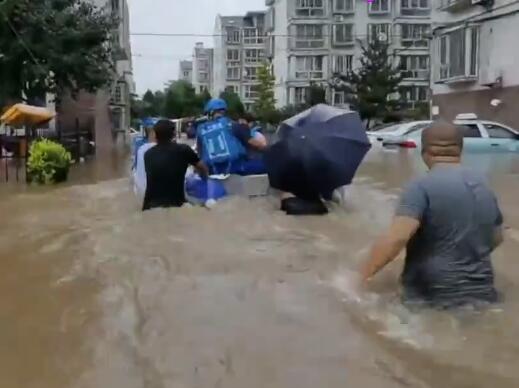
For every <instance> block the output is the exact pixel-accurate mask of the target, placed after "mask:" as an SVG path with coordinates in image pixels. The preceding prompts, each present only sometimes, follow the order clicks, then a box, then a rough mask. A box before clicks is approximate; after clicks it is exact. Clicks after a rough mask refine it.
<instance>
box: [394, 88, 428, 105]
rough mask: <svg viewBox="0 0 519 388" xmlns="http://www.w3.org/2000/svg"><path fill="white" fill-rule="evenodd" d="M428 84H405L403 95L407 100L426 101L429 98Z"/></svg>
mask: <svg viewBox="0 0 519 388" xmlns="http://www.w3.org/2000/svg"><path fill="white" fill-rule="evenodd" d="M428 94H429V90H428V86H404V87H402V89H401V97H402V99H403V100H404V101H405V102H408V103H415V102H426V101H428V100H429V98H428V97H429V96H428Z"/></svg>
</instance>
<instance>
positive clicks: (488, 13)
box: [431, 0, 519, 128]
mask: <svg viewBox="0 0 519 388" xmlns="http://www.w3.org/2000/svg"><path fill="white" fill-rule="evenodd" d="M433 21H434V28H433V30H434V31H433V32H434V40H433V47H432V54H431V58H432V59H433V60H432V82H431V89H432V93H433V96H432V100H433V101H432V105H433V109H432V111H433V114H434V115H435V116H437V117H441V118H443V119H449V120H450V119H453V118H454V117H455V116H456V115H457V114H460V113H475V114H477V115H478V116H479V117H480V118H484V119H488V120H495V121H500V122H503V123H505V124H508V125H510V126H512V127H515V128H519V109H517V101H519V70H518V69H519V50H518V49H517V48H518V47H519V46H518V45H517V42H516V40H517V38H518V37H519V2H518V1H514V0H495V1H494V0H441V1H439V2H438V7H437V8H435V9H434V10H433Z"/></svg>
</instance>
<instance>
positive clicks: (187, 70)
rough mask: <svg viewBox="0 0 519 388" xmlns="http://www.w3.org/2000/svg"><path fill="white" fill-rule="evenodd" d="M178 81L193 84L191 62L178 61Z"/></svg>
mask: <svg viewBox="0 0 519 388" xmlns="http://www.w3.org/2000/svg"><path fill="white" fill-rule="evenodd" d="M178 79H179V80H182V81H187V82H191V83H193V61H180V64H179V69H178Z"/></svg>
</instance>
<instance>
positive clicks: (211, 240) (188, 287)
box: [0, 150, 519, 388]
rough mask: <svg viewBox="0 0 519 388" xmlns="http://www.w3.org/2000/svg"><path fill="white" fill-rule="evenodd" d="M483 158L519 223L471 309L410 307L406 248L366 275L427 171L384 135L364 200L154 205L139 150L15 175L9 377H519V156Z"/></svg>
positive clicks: (52, 384) (4, 276) (509, 381)
mask: <svg viewBox="0 0 519 388" xmlns="http://www.w3.org/2000/svg"><path fill="white" fill-rule="evenodd" d="M468 159H469V162H470V163H473V164H474V165H475V166H476V167H477V168H479V169H481V170H482V171H484V172H485V173H487V174H489V177H490V180H491V183H492V185H493V187H494V188H495V189H496V191H497V192H498V194H499V197H500V201H501V204H502V207H503V209H504V213H505V217H506V223H507V226H508V228H509V229H508V230H507V236H506V237H507V239H506V242H505V244H504V245H503V246H502V247H501V248H500V249H499V250H498V251H497V252H496V254H495V258H494V261H495V266H496V272H497V282H498V286H499V288H500V290H501V291H502V292H503V293H504V295H505V301H504V303H503V304H501V305H498V306H495V308H492V309H491V310H489V311H486V312H480V313H475V312H463V313H458V314H455V315H452V314H444V313H437V312H421V313H411V312H409V311H407V310H406V309H405V308H403V307H402V306H401V305H400V303H399V302H398V295H397V290H398V287H397V278H398V274H399V272H400V270H401V262H396V263H395V264H393V265H391V267H390V268H389V269H388V270H387V271H385V272H384V273H382V274H381V276H380V277H379V278H378V279H376V281H375V282H374V283H373V285H372V286H371V288H370V289H368V290H358V289H357V288H355V286H354V284H355V282H354V277H355V276H354V274H355V271H356V269H357V268H358V266H359V263H360V262H361V260H362V259H363V258H364V257H365V255H366V252H367V249H368V247H369V244H370V243H371V242H372V241H373V238H374V237H375V236H376V235H377V233H379V232H380V231H381V230H382V228H383V227H384V226H385V225H387V223H388V222H389V220H390V217H391V214H392V210H393V206H394V203H395V200H396V199H397V198H398V194H399V192H400V188H401V186H402V184H403V183H404V182H405V181H406V180H407V179H408V178H409V177H411V176H415V175H417V174H421V173H423V171H424V169H423V166H422V165H421V164H420V162H419V160H418V158H417V156H416V155H413V153H412V151H411V153H409V152H407V151H404V152H392V151H382V150H373V151H371V152H370V154H369V155H368V158H367V160H366V161H365V163H364V164H363V166H362V168H361V171H360V172H359V175H358V178H357V180H356V182H355V184H354V185H353V186H352V187H351V188H350V190H349V191H348V200H347V204H346V207H345V208H344V209H341V208H335V209H334V210H333V212H332V213H331V214H330V215H328V216H326V217H317V218H313V217H310V218H290V217H287V216H285V215H284V214H282V213H281V212H278V211H277V210H276V207H277V201H276V200H275V199H273V198H263V199H255V200H246V199H243V198H232V199H230V200H228V201H225V202H223V203H220V204H219V206H217V207H216V209H214V210H213V211H206V210H204V209H201V208H183V209H174V210H159V211H151V212H147V213H145V214H143V213H141V212H140V211H139V204H138V203H137V202H136V200H135V198H134V197H133V195H132V193H131V190H130V184H129V181H128V179H127V178H126V177H124V175H125V173H126V166H127V163H126V160H125V158H124V157H123V156H122V155H115V156H113V157H110V158H108V159H99V160H98V161H96V162H93V163H89V164H87V165H84V166H81V167H79V168H78V169H76V170H75V171H74V172H73V174H72V175H73V176H72V183H71V184H69V185H67V186H61V187H56V188H51V189H48V188H45V189H33V188H28V189H24V190H21V189H20V188H19V187H18V188H14V187H13V185H5V184H3V183H0V218H1V220H2V221H1V222H0V266H1V269H0V333H1V338H2V339H1V345H2V346H0V387H1V388H3V387H6V388H7V387H9V388H18V387H20V388H65V387H67V388H69V387H71V388H72V387H78V388H90V387H92V388H93V387H110V388H119V387H121V388H123V387H124V388H133V387H135V388H184V387H186V388H191V387H193V388H198V387H200V388H206V387H216V388H227V387H231V388H232V387H236V388H243V387H248V388H254V387H258V388H260V387H261V388H266V387H272V388H277V387H279V388H281V387H283V388H289V387H294V388H305V387H308V388H315V387H327V388H334V387H345V386H348V387H356V386H362V387H366V388H378V387H384V388H385V387H388V388H392V387H434V388H436V387H454V388H457V387H460V388H462V387H467V388H469V387H470V388H478V387H481V388H483V387H484V388H487V387H489V386H494V387H500V388H501V387H506V388H508V387H510V388H512V387H517V386H519V371H518V370H517V366H516V364H517V360H518V359H519V341H517V338H519V324H518V323H517V319H518V317H519V280H518V279H519V264H518V262H517V260H516V259H517V253H516V252H518V249H519V206H518V203H517V201H518V199H519V160H518V159H519V158H514V157H512V156H506V157H497V156H481V157H477V158H475V159H471V158H468ZM2 185H3V186H2Z"/></svg>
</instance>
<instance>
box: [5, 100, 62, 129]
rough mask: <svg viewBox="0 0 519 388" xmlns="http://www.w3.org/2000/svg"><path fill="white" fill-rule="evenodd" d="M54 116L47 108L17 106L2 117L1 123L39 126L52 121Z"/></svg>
mask: <svg viewBox="0 0 519 388" xmlns="http://www.w3.org/2000/svg"><path fill="white" fill-rule="evenodd" d="M54 116H55V115H54V113H52V112H51V111H49V110H47V109H45V108H40V107H38V106H32V105H25V104H16V105H13V106H12V107H10V108H9V109H8V110H7V111H6V112H5V113H4V114H3V115H2V117H0V121H2V122H3V123H5V124H8V125H12V126H22V125H38V124H44V123H46V122H47V121H50V120H51V119H52V118H53V117H54Z"/></svg>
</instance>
